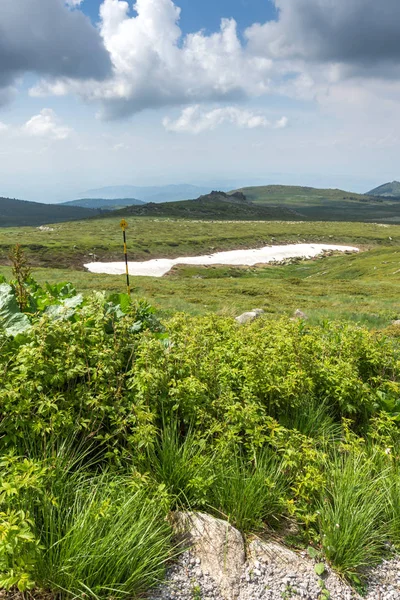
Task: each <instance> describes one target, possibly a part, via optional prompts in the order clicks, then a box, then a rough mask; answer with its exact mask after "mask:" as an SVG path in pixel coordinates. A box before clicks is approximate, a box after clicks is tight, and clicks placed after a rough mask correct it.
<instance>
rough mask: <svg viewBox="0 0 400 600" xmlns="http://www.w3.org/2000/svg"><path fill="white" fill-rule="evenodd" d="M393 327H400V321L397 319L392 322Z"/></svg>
mask: <svg viewBox="0 0 400 600" xmlns="http://www.w3.org/2000/svg"><path fill="white" fill-rule="evenodd" d="M392 325H400V319H395V320H394V321H392Z"/></svg>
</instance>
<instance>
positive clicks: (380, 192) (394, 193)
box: [367, 181, 400, 198]
mask: <svg viewBox="0 0 400 600" xmlns="http://www.w3.org/2000/svg"><path fill="white" fill-rule="evenodd" d="M367 195H368V196H383V197H386V198H396V197H397V198H399V197H400V181H392V182H391V183H384V184H383V185H380V186H379V187H377V188H374V189H373V190H371V191H370V192H367Z"/></svg>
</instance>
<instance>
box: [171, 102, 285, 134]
mask: <svg viewBox="0 0 400 600" xmlns="http://www.w3.org/2000/svg"><path fill="white" fill-rule="evenodd" d="M162 123H163V126H164V128H165V129H166V130H167V131H174V132H177V133H192V134H197V133H202V132H203V131H209V130H213V129H216V128H217V127H219V126H220V125H223V124H224V123H230V124H232V125H235V126H237V127H240V128H243V129H256V128H260V127H264V128H265V127H269V128H276V129H282V128H284V127H286V126H287V124H288V119H287V117H282V118H281V119H279V120H278V121H276V122H271V121H269V120H268V119H267V118H266V117H265V116H264V115H262V114H257V113H255V112H252V111H249V110H244V109H241V108H237V107H236V106H225V107H223V108H215V109H213V110H209V111H207V110H205V109H202V108H201V106H200V105H198V104H197V105H194V106H188V107H187V108H185V109H184V110H183V111H182V113H181V115H180V116H179V117H178V119H176V120H175V121H174V120H172V119H170V118H169V117H165V118H164V119H163V122H162Z"/></svg>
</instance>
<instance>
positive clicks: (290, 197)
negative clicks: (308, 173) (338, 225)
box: [236, 185, 400, 223]
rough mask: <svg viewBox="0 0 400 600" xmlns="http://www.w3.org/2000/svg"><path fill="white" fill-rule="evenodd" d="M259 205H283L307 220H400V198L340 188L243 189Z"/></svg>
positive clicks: (393, 221) (286, 187)
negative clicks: (357, 192)
mask: <svg viewBox="0 0 400 600" xmlns="http://www.w3.org/2000/svg"><path fill="white" fill-rule="evenodd" d="M236 191H240V192H242V193H243V194H244V195H245V196H246V198H247V199H248V201H250V202H251V203H253V204H254V205H256V206H259V207H261V206H262V207H268V206H274V207H277V206H278V207H280V208H282V209H287V210H292V211H295V212H296V213H297V218H299V219H302V220H304V221H361V222H379V221H381V222H388V223H396V222H400V204H399V202H398V201H396V200H394V199H391V198H385V197H375V196H370V195H367V194H354V193H352V192H346V191H343V190H339V189H326V190H325V189H317V188H312V187H300V186H286V185H267V186H261V187H245V188H241V189H240V190H236Z"/></svg>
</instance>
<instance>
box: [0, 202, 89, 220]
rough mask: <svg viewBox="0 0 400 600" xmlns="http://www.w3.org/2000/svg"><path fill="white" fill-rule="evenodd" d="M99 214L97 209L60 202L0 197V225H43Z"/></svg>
mask: <svg viewBox="0 0 400 600" xmlns="http://www.w3.org/2000/svg"><path fill="white" fill-rule="evenodd" d="M98 214H99V211H96V210H90V209H87V208H80V207H75V206H62V205H61V204H42V203H40V202H27V201H25V200H15V199H11V198H0V227H21V226H25V225H32V226H37V225H44V224H45V223H60V222H62V221H77V220H80V219H87V218H88V217H93V216H96V215H98Z"/></svg>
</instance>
